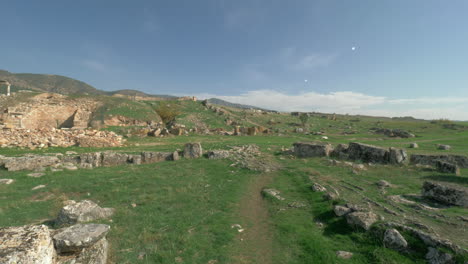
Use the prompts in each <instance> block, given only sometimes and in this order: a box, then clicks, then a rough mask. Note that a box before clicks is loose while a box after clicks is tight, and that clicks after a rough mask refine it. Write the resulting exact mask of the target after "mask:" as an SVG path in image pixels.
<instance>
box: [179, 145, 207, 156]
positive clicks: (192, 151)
mask: <svg viewBox="0 0 468 264" xmlns="http://www.w3.org/2000/svg"><path fill="white" fill-rule="evenodd" d="M202 154H203V150H202V146H201V144H200V143H187V144H185V147H184V158H186V159H196V158H200V157H201V156H202Z"/></svg>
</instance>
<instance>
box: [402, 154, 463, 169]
mask: <svg viewBox="0 0 468 264" xmlns="http://www.w3.org/2000/svg"><path fill="white" fill-rule="evenodd" d="M438 161H444V162H448V163H452V164H456V165H458V167H460V168H464V169H467V168H468V157H467V156H462V155H424V154H413V155H411V157H410V162H411V163H412V164H421V165H431V166H436V163H437V162H438Z"/></svg>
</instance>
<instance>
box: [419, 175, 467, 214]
mask: <svg viewBox="0 0 468 264" xmlns="http://www.w3.org/2000/svg"><path fill="white" fill-rule="evenodd" d="M422 195H423V196H424V197H427V198H430V199H433V200H436V201H438V202H441V203H444V204H448V205H458V206H462V207H465V208H468V188H466V187H463V186H460V185H456V184H450V183H440V182H428V181H427V182H424V184H423V187H422Z"/></svg>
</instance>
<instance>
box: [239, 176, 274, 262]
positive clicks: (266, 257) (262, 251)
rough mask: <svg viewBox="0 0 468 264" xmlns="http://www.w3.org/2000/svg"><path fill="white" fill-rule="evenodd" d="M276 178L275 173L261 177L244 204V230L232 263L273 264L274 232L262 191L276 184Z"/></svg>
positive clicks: (257, 179) (242, 204)
mask: <svg viewBox="0 0 468 264" xmlns="http://www.w3.org/2000/svg"><path fill="white" fill-rule="evenodd" d="M273 176H274V174H271V173H263V174H261V175H258V176H257V178H255V179H253V180H252V182H251V183H250V185H249V190H248V191H247V193H246V194H245V195H244V197H243V198H242V200H241V201H240V208H239V209H240V216H241V218H242V223H239V224H240V225H241V226H242V228H243V229H244V231H243V232H241V233H239V235H238V236H237V238H236V242H235V245H234V250H233V257H232V262H231V263H236V264H238V263H240V264H246V263H249V264H250V263H252V264H253V263H258V264H269V263H272V257H273V232H272V228H271V224H270V222H269V221H270V217H269V213H268V208H267V204H266V201H265V200H264V199H263V197H262V195H261V190H262V189H263V188H264V187H265V186H266V185H268V184H269V183H270V182H271V181H272V179H273Z"/></svg>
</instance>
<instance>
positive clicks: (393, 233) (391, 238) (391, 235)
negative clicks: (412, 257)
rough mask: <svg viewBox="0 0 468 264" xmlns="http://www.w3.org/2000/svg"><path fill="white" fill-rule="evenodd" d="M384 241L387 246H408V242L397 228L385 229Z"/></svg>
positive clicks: (399, 248) (397, 247)
mask: <svg viewBox="0 0 468 264" xmlns="http://www.w3.org/2000/svg"><path fill="white" fill-rule="evenodd" d="M383 243H384V245H385V246H386V247H388V248H392V249H396V250H402V249H405V248H406V247H407V246H408V242H407V241H406V240H405V238H404V237H403V236H402V235H401V234H400V232H398V230H396V229H395V228H390V229H387V230H385V233H384V239H383Z"/></svg>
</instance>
